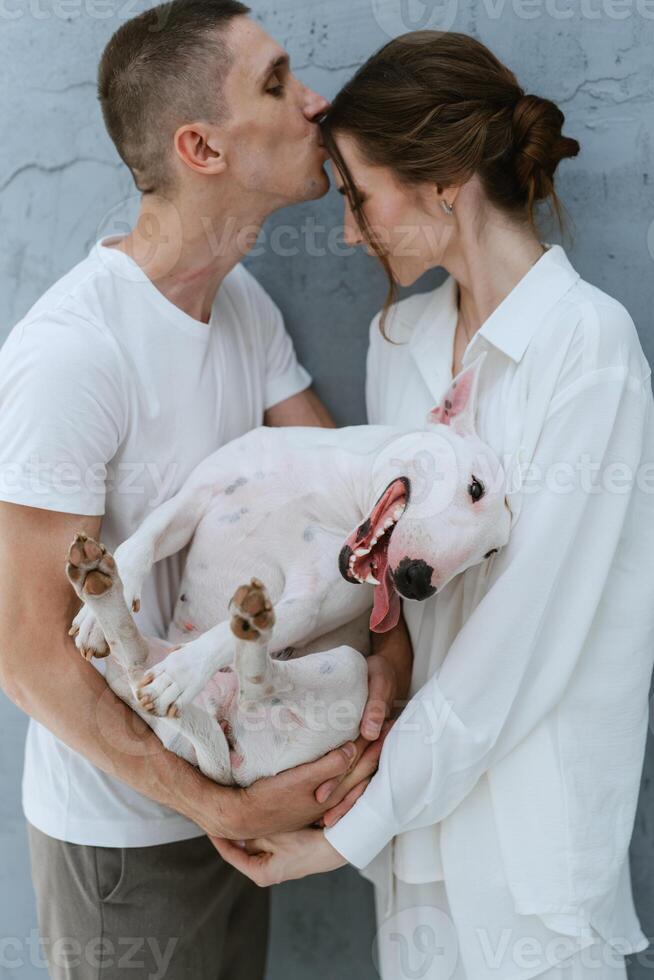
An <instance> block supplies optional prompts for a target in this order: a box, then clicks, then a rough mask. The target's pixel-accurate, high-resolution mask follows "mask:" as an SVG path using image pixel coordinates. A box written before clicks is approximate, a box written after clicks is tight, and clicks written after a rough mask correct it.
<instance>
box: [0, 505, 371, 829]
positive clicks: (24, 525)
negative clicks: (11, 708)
mask: <svg viewBox="0 0 654 980" xmlns="http://www.w3.org/2000/svg"><path fill="white" fill-rule="evenodd" d="M100 525H101V518H99V517H84V516H77V515H71V514H63V513H58V512H53V511H46V510H41V509H37V508H32V507H24V506H21V505H17V504H9V503H4V502H0V686H2V688H3V689H4V691H5V693H6V694H7V695H8V697H10V698H11V700H12V701H14V703H15V704H16V705H18V707H20V708H21V709H22V710H23V711H25V712H26V713H27V714H29V715H31V717H33V718H35V719H36V720H37V721H39V722H41V724H43V725H44V726H45V727H46V728H48V729H50V731H52V732H53V733H54V734H55V735H56V736H57V737H58V738H60V739H61V741H63V742H64V743H65V744H66V745H68V746H69V747H70V748H72V749H74V750H75V751H76V752H79V753H80V754H81V755H83V756H84V757H85V758H86V759H88V760H89V761H90V762H91V763H92V764H93V765H95V766H97V767H98V768H99V769H101V770H103V771H104V772H107V773H109V774H110V775H112V776H115V777H117V778H118V779H120V780H122V781H123V782H124V783H127V785H129V786H131V787H133V788H134V789H135V790H137V791H138V792H140V793H143V794H145V795H146V796H148V797H150V798H151V799H153V800H156V801H157V802H159V803H162V804H164V805H165V806H168V807H170V808H171V809H173V810H176V811H177V812H179V813H181V814H183V815H184V816H185V817H188V818H189V819H191V820H193V821H194V822H195V823H197V824H198V825H199V826H200V827H201V828H202V829H203V830H205V831H206V832H207V833H211V834H214V835H216V836H223V837H230V838H247V837H254V836H257V835H260V834H262V833H264V834H265V833H274V832H276V831H280V830H290V829H295V828H300V827H304V826H306V825H307V824H309V823H312V822H314V821H316V820H318V819H319V818H320V817H321V816H322V814H323V812H324V811H325V809H326V804H318V803H317V802H316V799H315V791H316V788H317V787H318V786H319V785H320V784H322V783H323V782H324V781H325V780H326V779H332V780H333V779H336V780H338V783H339V785H338V789H337V790H336V791H335V793H334V796H335V798H338V800H339V801H340V800H341V799H342V798H343V797H344V796H345V795H347V793H349V792H350V790H351V788H352V776H350V775H347V773H348V771H349V770H350V769H351V768H352V767H353V765H354V764H356V763H357V761H358V759H359V758H360V756H361V753H362V751H363V747H362V746H359V747H357V749H356V750H354V746H352V744H351V743H350V745H349V746H346V747H344V748H343V749H337V750H335V751H334V752H331V753H330V754H329V755H327V756H325V757H324V758H323V759H321V760H319V761H318V762H316V763H312V764H311V765H307V766H301V767H298V768H297V769H294V770H291V771H289V772H288V773H282V774H281V775H279V776H276V777H273V778H271V779H268V780H260V781H259V783H258V784H256V786H255V787H251V789H250V790H246V791H243V790H239V789H234V788H232V787H225V786H218V785H217V784H216V783H213V782H212V781H211V780H209V779H207V778H206V777H205V776H203V775H202V773H200V772H199V771H198V770H197V769H196V768H195V767H193V766H191V765H189V764H188V763H187V762H185V761H184V760H183V759H181V758H179V757H178V756H176V755H174V754H173V753H172V752H169V751H168V750H166V749H165V748H164V747H163V745H162V744H161V742H160V741H159V739H158V738H157V736H156V735H155V734H154V732H153V731H152V729H150V728H149V726H148V725H146V724H145V722H143V721H142V720H141V719H140V718H139V716H138V715H137V714H136V713H135V712H133V711H132V709H131V708H130V707H129V706H128V705H126V704H125V703H124V702H123V701H121V700H120V699H119V698H118V697H117V696H116V695H115V694H114V693H113V692H112V691H111V689H110V688H109V687H108V685H107V684H106V682H105V680H104V678H103V677H102V676H101V674H99V673H98V671H97V670H95V668H94V667H93V666H91V665H90V664H88V663H86V662H85V661H84V660H83V658H82V657H81V656H80V654H79V653H78V651H77V649H76V647H75V645H74V643H73V641H72V640H71V639H70V638H69V637H68V628H69V626H70V623H71V620H72V618H73V616H74V615H75V613H76V611H77V609H78V606H79V603H78V600H77V598H76V596H75V594H74V592H73V590H72V589H71V587H70V585H69V583H68V581H67V579H66V576H65V574H64V560H65V555H66V551H67V548H68V545H69V543H70V541H71V540H72V538H73V536H74V534H75V532H77V531H80V530H81V531H84V532H85V533H87V534H88V535H90V536H92V537H96V538H98V537H99V534H100ZM347 750H352V751H354V753H355V754H354V756H351V755H348V751H347ZM376 764H377V760H376V759H373V758H372V757H369V761H368V769H369V774H371V773H372V772H373V771H374V768H375V767H376ZM334 802H335V800H332V801H330V805H334Z"/></svg>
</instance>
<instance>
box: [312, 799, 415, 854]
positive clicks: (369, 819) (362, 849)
mask: <svg viewBox="0 0 654 980" xmlns="http://www.w3.org/2000/svg"><path fill="white" fill-rule="evenodd" d="M398 830H399V828H396V827H391V826H389V825H388V824H386V823H385V822H384V821H383V820H381V819H380V818H379V817H378V816H377V813H376V812H375V810H373V809H372V807H371V806H369V805H368V803H366V800H365V796H362V797H361V799H360V800H358V801H357V802H356V803H355V804H354V806H353V807H352V809H351V810H350V811H349V813H346V814H345V816H344V817H341V819H340V820H339V821H338V823H337V824H334V826H333V827H329V828H328V829H327V830H325V832H324V833H325V837H326V839H327V840H328V841H329V843H330V844H331V846H332V847H333V848H335V849H336V850H337V851H338V853H339V854H340V855H341V856H342V857H344V858H345V860H346V861H348V862H349V863H350V864H352V865H354V867H355V868H358V869H359V871H361V870H362V869H363V868H365V867H367V866H368V865H369V864H370V862H371V861H372V860H373V859H374V858H376V857H377V855H378V854H379V852H380V851H383V849H384V848H385V847H386V845H387V844H388V842H389V841H390V840H392V838H393V837H394V836H395V834H396V833H397V832H398Z"/></svg>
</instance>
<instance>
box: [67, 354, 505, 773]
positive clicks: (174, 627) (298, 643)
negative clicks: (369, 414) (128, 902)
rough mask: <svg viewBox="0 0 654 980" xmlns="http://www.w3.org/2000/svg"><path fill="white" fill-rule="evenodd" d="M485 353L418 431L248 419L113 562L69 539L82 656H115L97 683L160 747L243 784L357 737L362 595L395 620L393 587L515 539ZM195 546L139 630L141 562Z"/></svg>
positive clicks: (363, 644)
mask: <svg viewBox="0 0 654 980" xmlns="http://www.w3.org/2000/svg"><path fill="white" fill-rule="evenodd" d="M482 361H483V355H482V357H481V358H479V359H478V360H477V361H475V362H474V364H472V365H471V366H470V367H468V368H467V369H466V370H464V371H462V372H461V374H459V376H458V377H457V378H456V379H455V380H454V381H453V383H452V385H451V387H450V389H449V391H448V392H447V394H446V395H445V397H444V399H443V402H442V404H441V405H440V406H439V407H438V408H436V409H434V411H433V412H432V413H431V414H430V417H429V419H428V425H427V426H426V428H425V430H424V431H420V432H405V431H400V430H397V429H392V428H388V427H384V426H359V427H354V428H346V429H304V428H287V429H271V428H261V429H256V430H254V431H252V432H250V433H248V434H247V435H245V436H243V437H242V438H240V439H237V440H235V441H234V442H232V443H229V444H228V445H226V446H224V447H222V448H221V449H219V450H218V451H217V452H216V453H214V454H213V455H212V456H210V457H209V458H207V459H206V460H205V461H204V462H202V463H201V464H200V465H199V466H198V467H197V468H196V469H195V470H194V472H193V473H192V474H191V476H190V477H189V479H188V480H187V482H186V484H185V485H184V486H183V488H182V489H181V490H180V492H179V493H178V494H177V495H176V496H175V497H173V498H172V499H171V500H169V501H167V502H166V503H165V504H163V505H162V506H161V507H159V508H158V509H157V510H155V511H153V512H152V514H150V515H149V517H148V518H147V519H146V520H145V522H144V523H143V525H142V526H141V527H140V528H139V529H138V531H136V533H135V534H134V535H133V536H132V537H131V538H129V539H128V540H127V541H125V542H124V543H123V544H122V545H120V547H119V548H118V549H117V551H116V556H115V560H114V558H112V557H111V556H110V555H109V554H107V552H106V550H105V549H104V547H103V546H102V545H99V544H97V543H96V542H94V541H92V540H91V539H87V538H86V537H85V536H84V535H78V537H77V538H76V540H75V541H74V542H73V544H72V545H71V548H70V552H69V556H68V566H67V574H68V577H69V579H70V581H71V583H72V585H73V587H74V588H75V590H76V592H77V594H78V596H79V597H80V599H82V601H83V602H84V606H83V607H82V609H81V610H80V612H79V613H78V615H77V616H76V618H75V621H74V623H73V627H72V629H71V633H72V634H74V635H75V636H76V644H77V646H78V648H79V649H80V651H81V652H82V653H83V654H84V655H85V656H87V657H90V656H97V657H102V656H106V655H107V654H108V653H109V652H110V653H111V654H113V656H112V657H111V658H110V659H109V661H108V662H107V673H106V678H107V682H108V683H109V685H110V686H111V687H112V688H113V690H114V691H115V692H116V693H117V694H118V695H119V696H120V697H122V698H123V699H124V700H125V701H126V702H127V703H128V704H130V705H131V707H132V708H133V709H134V710H135V711H137V712H138V713H139V714H140V715H141V717H143V718H145V719H146V720H147V721H148V723H149V724H151V726H152V727H153V728H154V730H155V731H156V732H157V734H158V736H159V737H160V738H161V739H162V741H163V742H164V744H165V745H167V746H168V747H169V748H171V749H172V750H173V751H175V752H177V753H178V754H179V755H181V756H183V757H184V758H186V759H188V760H189V761H191V762H193V763H194V764H196V765H198V766H199V767H200V769H201V770H202V771H203V772H204V773H205V774H206V775H208V776H210V777H211V778H213V779H215V780H216V781H218V782H221V783H237V784H239V785H241V786H248V785H249V784H250V783H252V782H253V781H254V780H255V779H259V778H261V777H262V776H269V775H274V774H275V773H278V772H280V771H282V770H283V769H288V768H290V767H292V766H296V765H299V764H301V763H303V762H309V761H313V760H314V759H317V758H319V757H320V756H321V755H324V754H325V753H326V752H328V751H330V750H331V749H333V748H335V747H336V746H338V745H341V744H343V743H344V742H346V741H348V740H349V739H352V738H355V737H356V736H357V734H358V727H359V722H360V718H361V714H362V711H363V708H364V706H365V702H366V697H367V669H366V661H365V654H366V653H367V648H368V643H367V641H368V618H369V616H370V609H371V606H372V615H371V616H370V628H371V629H373V630H376V631H379V632H381V631H385V630H388V629H391V628H392V627H393V626H394V625H395V624H396V623H397V622H398V619H399V617H400V610H401V605H400V599H401V597H403V598H406V599H410V600H411V599H412V600H424V599H427V598H429V597H430V596H431V595H433V594H434V593H435V592H436V591H437V590H438V589H441V588H442V587H443V586H444V585H445V584H446V583H447V582H449V581H450V580H451V579H452V578H453V577H454V576H455V575H457V574H458V573H459V572H461V571H463V570H464V569H466V568H469V567H470V566H472V565H475V564H477V563H478V562H480V561H482V560H483V559H484V558H486V557H488V556H489V555H490V554H491V553H493V552H494V551H496V550H498V549H499V548H501V547H503V546H504V545H505V544H506V542H507V540H508V536H509V528H510V518H511V515H510V510H509V507H508V503H507V498H506V495H505V494H506V487H505V481H506V477H505V474H504V471H503V469H502V467H501V465H500V461H499V459H498V458H497V456H496V455H495V453H494V452H493V450H492V449H491V448H490V447H489V446H487V445H486V444H485V443H483V442H482V441H481V440H480V439H479V437H478V435H477V434H476V431H475V425H474V409H475V397H476V389H477V379H478V375H479V370H480V366H481V363H482ZM352 528H355V530H354V531H352V530H351V529H352ZM189 542H191V546H190V550H189V553H188V556H187V559H186V564H185V570H184V575H183V581H182V586H181V592H180V595H179V598H178V601H177V605H176V609H175V615H174V620H173V623H172V624H171V627H170V630H169V634H168V642H166V641H163V640H156V639H151V638H146V637H143V636H142V635H141V634H140V633H139V631H138V629H137V626H136V624H135V622H134V619H133V617H132V614H131V611H130V610H131V609H136V608H138V604H139V601H140V593H141V588H142V585H143V583H144V581H145V579H146V576H147V575H148V574H149V572H150V571H151V569H152V566H153V564H154V563H155V562H157V561H159V560H160V559H162V558H165V557H167V556H169V555H172V554H175V553H176V552H177V551H179V550H180V549H181V548H183V547H184V546H185V545H187V544H188V543H189ZM344 542H345V543H344ZM118 569H120V576H121V578H122V581H121V578H119V575H118ZM253 574H255V575H256V579H252V580H251V581H250V584H249V585H245V586H243V585H241V583H242V582H243V581H249V580H250V578H251V576H252V575H253ZM263 582H265V583H266V586H267V589H268V592H266V590H265V589H264V587H263V585H262V583H263ZM355 585H356V586H358V587H357V588H354V587H353V586H355ZM268 593H269V595H268ZM269 596H270V597H269ZM273 607H274V611H273ZM273 625H274V632H273ZM305 654H312V655H311V656H305Z"/></svg>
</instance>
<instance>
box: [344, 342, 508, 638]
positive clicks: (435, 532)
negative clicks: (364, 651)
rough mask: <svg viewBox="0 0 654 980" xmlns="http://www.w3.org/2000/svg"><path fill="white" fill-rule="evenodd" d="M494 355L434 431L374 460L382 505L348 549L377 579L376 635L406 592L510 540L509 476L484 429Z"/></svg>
mask: <svg viewBox="0 0 654 980" xmlns="http://www.w3.org/2000/svg"><path fill="white" fill-rule="evenodd" d="M484 357H485V355H482V356H481V357H479V358H478V359H477V360H476V361H474V362H473V363H472V364H471V365H470V366H469V367H468V368H465V369H464V370H463V371H461V373H460V374H459V375H458V376H457V377H456V378H455V379H454V381H453V382H452V384H451V386H450V388H449V390H448V391H447V392H446V394H445V396H444V397H443V400H442V402H441V404H440V405H438V406H437V407H436V408H435V409H433V410H432V411H431V412H430V413H429V416H428V418H427V426H426V428H425V430H424V431H419V432H414V433H409V434H407V435H403V436H400V437H399V438H398V439H395V440H393V441H392V442H391V443H390V444H389V445H388V446H387V447H386V448H385V449H384V450H383V452H382V453H381V454H380V455H379V456H378V457H377V459H376V461H375V464H374V466H373V473H372V485H373V494H372V499H373V500H374V503H373V505H372V507H371V509H370V512H369V514H368V515H367V517H366V518H365V520H364V521H363V522H362V523H361V524H360V525H359V526H358V527H357V528H356V529H355V530H354V531H353V532H352V534H351V535H350V536H349V537H348V539H347V541H346V543H345V545H344V546H343V549H342V551H341V555H340V570H341V574H342V575H343V576H344V578H346V579H347V581H348V582H352V583H355V584H357V583H358V584H360V583H363V582H368V583H371V584H372V585H374V586H375V597H374V608H373V612H372V617H371V620H370V626H371V629H373V630H375V631H376V632H380V633H381V632H385V631H386V630H389V629H392V627H393V626H395V625H396V623H397V622H398V619H399V616H400V599H401V598H405V599H413V600H419V601H420V600H423V599H427V598H429V597H430V596H432V595H434V593H435V592H437V591H438V590H440V589H442V588H443V586H445V585H446V584H447V583H448V582H449V581H451V579H453V578H454V576H455V575H458V574H459V572H463V571H465V569H467V568H470V567H471V566H472V565H476V564H478V563H479V562H481V561H483V560H484V559H485V558H488V557H490V555H491V554H493V553H494V552H496V551H498V550H499V549H500V548H502V547H503V546H504V545H505V544H506V542H507V541H508V538H509V530H510V526H511V511H510V509H509V504H508V500H507V496H506V474H505V473H504V470H503V468H502V465H501V463H500V460H499V458H498V457H497V455H496V454H495V452H494V451H493V449H491V447H490V446H488V445H487V444H486V443H485V442H483V441H482V440H481V439H480V438H479V436H478V434H477V430H476V427H475V408H476V397H477V386H478V380H479V372H480V368H481V365H482V363H483V360H484Z"/></svg>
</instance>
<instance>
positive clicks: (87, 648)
mask: <svg viewBox="0 0 654 980" xmlns="http://www.w3.org/2000/svg"><path fill="white" fill-rule="evenodd" d="M66 575H67V576H68V580H69V582H70V584H71V585H72V586H73V588H74V589H75V592H76V593H77V595H78V596H79V598H80V599H81V600H82V602H84V603H85V605H83V606H82V608H81V609H80V611H79V612H78V614H77V616H75V619H74V620H73V624H72V626H71V628H70V630H69V631H68V632H69V634H70V636H74V637H75V645H76V646H77V649H78V650H79V651H80V653H81V654H82V656H83V657H84V658H85V659H86V660H91V659H92V658H93V657H106V656H107V655H108V653H109V647H108V645H107V641H106V640H105V637H104V633H103V632H102V630H101V629H100V626H99V625H98V622H97V620H96V618H95V616H94V615H93V613H92V612H91V609H90V608H89V606H88V605H86V602H87V600H88V599H89V598H90V597H93V598H98V597H100V596H104V595H107V594H108V593H109V592H111V590H112V589H113V588H115V587H116V584H117V583H118V584H120V579H119V578H118V572H117V569H116V562H115V561H114V559H113V557H112V556H111V555H110V554H109V553H108V551H107V549H106V548H105V546H104V545H103V544H98V542H97V541H94V540H93V538H89V537H87V535H86V534H81V533H80V534H78V535H77V536H76V537H75V540H74V541H73V543H72V544H71V546H70V548H69V549H68V560H67V563H66Z"/></svg>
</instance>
